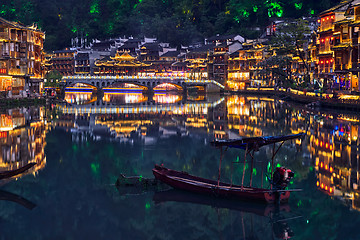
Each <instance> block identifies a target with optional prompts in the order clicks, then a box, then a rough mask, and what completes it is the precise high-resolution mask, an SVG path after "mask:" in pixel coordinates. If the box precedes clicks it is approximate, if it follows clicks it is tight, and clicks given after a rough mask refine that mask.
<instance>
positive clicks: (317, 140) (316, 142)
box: [315, 62, 322, 145]
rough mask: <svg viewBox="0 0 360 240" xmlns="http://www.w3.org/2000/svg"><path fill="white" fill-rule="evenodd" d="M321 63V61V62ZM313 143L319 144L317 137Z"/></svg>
mask: <svg viewBox="0 0 360 240" xmlns="http://www.w3.org/2000/svg"><path fill="white" fill-rule="evenodd" d="M321 63H322V62H321ZM315 144H316V145H319V139H316V141H315Z"/></svg>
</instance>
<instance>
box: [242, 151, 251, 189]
mask: <svg viewBox="0 0 360 240" xmlns="http://www.w3.org/2000/svg"><path fill="white" fill-rule="evenodd" d="M248 146H249V145H248V144H246V149H245V159H244V166H243V175H242V180H241V189H243V187H244V177H245V165H246V155H247V151H248Z"/></svg>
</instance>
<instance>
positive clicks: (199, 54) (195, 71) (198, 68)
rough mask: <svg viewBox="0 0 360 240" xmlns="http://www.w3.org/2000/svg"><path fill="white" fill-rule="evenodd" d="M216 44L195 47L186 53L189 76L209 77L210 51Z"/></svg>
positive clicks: (197, 77)
mask: <svg viewBox="0 0 360 240" xmlns="http://www.w3.org/2000/svg"><path fill="white" fill-rule="evenodd" d="M214 46H215V45H214V44H208V45H204V46H202V47H198V48H194V49H192V50H190V51H189V52H188V53H187V54H186V62H187V68H188V69H187V71H188V73H187V75H188V76H187V77H189V78H190V79H207V77H208V64H207V62H208V52H209V51H210V50H211V49H212V48H213V47H214Z"/></svg>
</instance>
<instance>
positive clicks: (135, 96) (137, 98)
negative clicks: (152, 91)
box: [103, 93, 148, 105]
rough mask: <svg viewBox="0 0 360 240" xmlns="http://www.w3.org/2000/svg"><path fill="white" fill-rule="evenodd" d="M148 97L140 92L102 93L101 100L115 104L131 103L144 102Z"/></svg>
mask: <svg viewBox="0 0 360 240" xmlns="http://www.w3.org/2000/svg"><path fill="white" fill-rule="evenodd" d="M147 100H148V97H147V96H145V95H144V94H142V93H104V97H103V101H104V102H107V103H110V102H111V103H116V104H119V105H121V104H132V103H142V102H146V101H147Z"/></svg>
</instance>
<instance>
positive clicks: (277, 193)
mask: <svg viewBox="0 0 360 240" xmlns="http://www.w3.org/2000/svg"><path fill="white" fill-rule="evenodd" d="M302 136H303V134H294V135H287V136H270V137H251V138H241V139H233V140H215V141H213V142H212V145H213V146H215V147H218V148H220V150H221V155H220V162H219V175H218V180H217V181H216V180H211V179H205V178H201V177H197V176H193V175H190V174H188V173H186V172H180V171H176V170H172V169H168V168H166V167H164V166H160V165H155V167H154V168H153V170H152V171H153V174H154V176H155V178H156V179H158V180H160V181H162V182H164V183H166V184H168V185H170V186H171V187H173V188H177V189H181V190H186V191H190V192H195V193H201V194H207V195H214V196H216V197H222V198H235V199H241V200H251V201H261V202H267V203H284V202H287V201H288V199H289V197H290V192H292V191H301V189H291V190H289V189H286V188H287V185H288V183H289V182H290V179H291V178H293V177H294V173H293V172H292V171H291V170H290V169H286V168H284V167H277V168H276V169H275V170H273V165H274V157H275V155H276V154H277V152H278V151H279V150H280V148H281V146H282V145H283V143H284V142H285V141H287V140H291V139H296V138H300V137H302ZM278 142H281V144H280V146H279V147H278V148H277V149H276V148H275V144H276V143H278ZM269 144H274V147H273V155H272V160H271V176H272V179H270V180H269V181H270V188H269V189H267V188H262V187H261V188H255V187H252V172H253V169H252V168H253V162H254V152H255V151H258V150H259V148H260V147H262V146H265V145H269ZM223 147H225V148H226V149H227V148H229V147H233V148H239V149H243V150H245V160H244V165H243V174H242V183H241V185H234V184H232V180H231V183H224V182H221V181H220V172H221V162H222V158H223ZM226 149H225V150H226ZM247 155H250V157H251V170H250V173H251V175H250V186H244V176H245V169H246V167H245V165H246V157H247ZM231 169H233V167H231Z"/></svg>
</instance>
